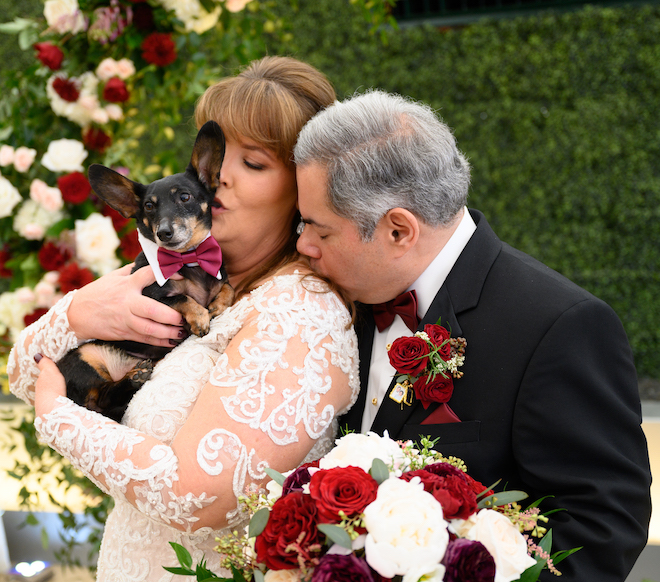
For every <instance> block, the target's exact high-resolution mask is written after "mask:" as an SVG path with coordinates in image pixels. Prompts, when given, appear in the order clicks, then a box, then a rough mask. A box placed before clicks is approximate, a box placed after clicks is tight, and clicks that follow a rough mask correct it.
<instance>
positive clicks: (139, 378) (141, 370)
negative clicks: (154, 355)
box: [128, 360, 154, 388]
mask: <svg viewBox="0 0 660 582" xmlns="http://www.w3.org/2000/svg"><path fill="white" fill-rule="evenodd" d="M153 371H154V364H153V362H152V361H151V360H142V361H140V362H138V363H137V364H135V367H134V368H133V369H132V370H131V371H130V372H129V374H128V379H129V380H130V381H131V384H133V385H134V386H135V387H137V388H139V387H140V386H142V384H144V383H145V382H146V381H147V380H148V379H149V378H151V373H152V372H153Z"/></svg>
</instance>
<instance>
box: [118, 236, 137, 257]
mask: <svg viewBox="0 0 660 582" xmlns="http://www.w3.org/2000/svg"><path fill="white" fill-rule="evenodd" d="M119 249H120V250H121V254H122V255H123V256H124V258H125V259H126V260H127V261H134V260H135V257H137V256H138V255H139V254H140V251H142V247H141V246H140V243H139V242H138V236H137V230H132V231H131V232H129V233H128V234H127V235H125V236H123V237H122V238H121V239H120V241H119Z"/></svg>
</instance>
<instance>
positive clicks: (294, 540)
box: [255, 491, 323, 570]
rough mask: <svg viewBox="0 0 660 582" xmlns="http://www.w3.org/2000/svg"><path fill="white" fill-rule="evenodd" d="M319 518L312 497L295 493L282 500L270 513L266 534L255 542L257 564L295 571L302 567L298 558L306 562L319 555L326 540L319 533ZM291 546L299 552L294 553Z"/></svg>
mask: <svg viewBox="0 0 660 582" xmlns="http://www.w3.org/2000/svg"><path fill="white" fill-rule="evenodd" d="M317 519H318V514H317V511H316V506H315V505H314V501H313V500H312V498H311V497H310V496H309V495H305V494H303V493H301V492H300V491H294V492H292V493H289V495H286V496H284V497H280V498H279V499H278V500H277V501H276V502H275V504H274V505H273V508H272V509H271V512H270V516H269V518H268V523H267V524H266V527H265V529H264V531H262V532H261V533H260V534H259V535H258V536H257V538H256V541H255V550H256V551H257V560H258V561H259V562H261V563H263V564H266V567H267V568H270V569H271V570H293V569H294V568H298V567H299V563H298V556H299V555H302V557H303V560H304V561H309V558H310V557H312V556H314V555H318V554H315V548H320V544H321V543H322V542H323V536H322V535H321V533H320V532H319V531H318V529H317V527H316V525H317ZM292 544H294V545H296V546H297V549H298V551H295V550H292V547H291V546H292Z"/></svg>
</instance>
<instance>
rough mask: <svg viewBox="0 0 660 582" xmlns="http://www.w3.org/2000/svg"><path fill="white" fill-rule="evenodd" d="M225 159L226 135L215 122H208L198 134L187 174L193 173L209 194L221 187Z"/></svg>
mask: <svg viewBox="0 0 660 582" xmlns="http://www.w3.org/2000/svg"><path fill="white" fill-rule="evenodd" d="M224 157H225V135H224V134H223V133H222V129H220V126H219V125H218V124H217V123H216V122H215V121H207V122H206V123H205V124H204V125H202V128H201V129H200V130H199V133H198V134H197V139H196V140H195V145H194V147H193V153H192V157H191V158H190V164H188V168H187V169H186V171H187V172H192V173H193V174H194V175H195V176H196V177H197V179H198V180H199V181H200V182H201V183H202V184H203V185H204V187H205V188H206V189H207V190H208V191H209V192H215V191H216V190H217V188H218V186H219V185H220V168H221V166H222V160H223V158H224Z"/></svg>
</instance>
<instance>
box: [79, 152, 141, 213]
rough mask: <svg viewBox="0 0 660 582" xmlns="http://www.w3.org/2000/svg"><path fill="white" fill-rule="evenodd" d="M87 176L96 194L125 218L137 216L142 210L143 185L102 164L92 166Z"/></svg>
mask: <svg viewBox="0 0 660 582" xmlns="http://www.w3.org/2000/svg"><path fill="white" fill-rule="evenodd" d="M87 176H88V178H89V183H90V184H91V185H92V188H93V190H94V193H95V194H96V195H97V196H98V197H99V198H101V200H104V201H105V202H106V203H107V204H108V205H110V206H112V208H114V209H115V210H116V211H117V212H119V213H120V214H121V215H122V216H123V217H124V218H132V217H134V216H136V215H137V212H138V210H139V208H140V199H141V196H140V193H141V190H142V189H143V188H144V186H143V185H142V184H140V183H138V182H133V181H132V180H129V179H128V178H127V177H126V176H122V175H121V174H120V173H119V172H115V171H114V170H111V169H110V168H106V167H105V166H102V165H101V164H92V165H90V166H89V170H88V171H87Z"/></svg>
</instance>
